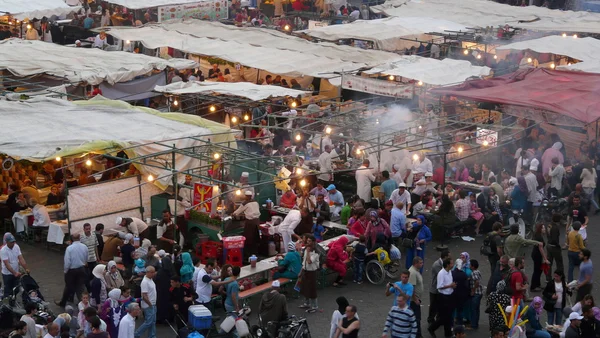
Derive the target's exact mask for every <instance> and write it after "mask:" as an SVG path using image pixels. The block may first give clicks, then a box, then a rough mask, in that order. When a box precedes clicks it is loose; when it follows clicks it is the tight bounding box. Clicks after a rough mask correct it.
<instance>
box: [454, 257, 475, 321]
mask: <svg viewBox="0 0 600 338" xmlns="http://www.w3.org/2000/svg"><path fill="white" fill-rule="evenodd" d="M452 280H453V281H454V283H456V288H454V292H453V293H452V296H453V301H454V302H455V305H456V321H457V322H458V324H459V325H463V323H464V319H465V318H469V319H470V317H469V316H468V314H469V313H467V312H468V310H467V308H468V305H469V304H470V298H471V297H470V296H471V285H470V281H469V277H467V273H466V272H465V262H464V261H463V260H462V259H460V258H459V259H457V260H456V261H455V263H454V270H452ZM465 310H467V311H465Z"/></svg>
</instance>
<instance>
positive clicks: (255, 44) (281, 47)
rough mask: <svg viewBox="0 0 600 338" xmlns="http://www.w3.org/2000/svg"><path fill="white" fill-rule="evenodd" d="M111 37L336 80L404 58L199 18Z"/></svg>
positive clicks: (119, 30)
mask: <svg viewBox="0 0 600 338" xmlns="http://www.w3.org/2000/svg"><path fill="white" fill-rule="evenodd" d="M107 34H110V35H113V36H115V37H117V38H118V39H121V40H130V41H140V42H141V43H142V44H143V45H144V46H146V47H147V48H160V47H171V48H174V49H178V50H181V51H183V52H186V53H191V54H197V55H203V56H212V57H217V58H220V59H223V60H226V61H230V62H235V63H239V64H241V65H244V66H248V67H253V68H257V69H262V70H266V71H268V72H271V73H274V74H280V75H287V76H290V77H301V76H304V75H308V76H314V77H320V78H331V77H336V76H338V75H336V74H334V72H341V71H351V70H355V69H359V68H362V67H373V66H376V65H379V64H382V63H386V62H390V61H392V60H394V59H396V58H397V57H398V56H397V55H396V54H393V53H387V52H382V51H374V50H361V49H358V48H353V47H350V46H338V45H335V44H332V43H312V42H309V41H306V40H305V39H301V38H298V37H294V36H289V35H287V34H285V33H281V32H278V31H273V30H268V29H261V28H238V27H235V26H226V25H223V24H220V23H214V22H206V21H199V20H188V21H184V22H177V23H165V24H160V25H151V26H147V27H141V28H130V27H111V28H110V29H109V30H107Z"/></svg>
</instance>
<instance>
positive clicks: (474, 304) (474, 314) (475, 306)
mask: <svg viewBox="0 0 600 338" xmlns="http://www.w3.org/2000/svg"><path fill="white" fill-rule="evenodd" d="M482 296H483V295H473V297H471V327H472V328H474V329H476V328H478V327H479V305H480V304H481V297H482Z"/></svg>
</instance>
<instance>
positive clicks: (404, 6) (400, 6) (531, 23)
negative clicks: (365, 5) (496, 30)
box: [371, 0, 600, 33]
mask: <svg viewBox="0 0 600 338" xmlns="http://www.w3.org/2000/svg"><path fill="white" fill-rule="evenodd" d="M371 10H372V11H373V12H375V13H381V14H385V15H387V16H395V17H401V18H406V17H431V18H434V19H444V20H449V21H452V22H456V23H459V24H463V25H466V26H468V27H488V26H498V25H502V26H503V25H506V24H508V25H511V26H513V27H520V28H526V29H531V30H537V31H556V32H585V33H600V25H599V24H598V22H600V13H591V12H573V11H560V10H551V9H548V8H543V7H537V6H526V7H518V6H509V5H505V4H500V3H497V2H494V1H488V0H461V1H454V0H427V1H421V0H388V1H386V2H385V3H384V4H382V5H378V6H372V7H371Z"/></svg>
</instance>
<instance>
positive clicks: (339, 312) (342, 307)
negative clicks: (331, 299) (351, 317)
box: [329, 296, 358, 338]
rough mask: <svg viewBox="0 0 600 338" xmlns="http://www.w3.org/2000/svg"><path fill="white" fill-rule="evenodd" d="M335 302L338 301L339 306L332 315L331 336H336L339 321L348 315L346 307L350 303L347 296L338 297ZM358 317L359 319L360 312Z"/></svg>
mask: <svg viewBox="0 0 600 338" xmlns="http://www.w3.org/2000/svg"><path fill="white" fill-rule="evenodd" d="M335 302H336V303H337V306H338V308H337V309H336V310H334V311H333V314H332V315H331V329H330V330H329V338H334V337H335V331H336V330H337V328H338V323H339V322H340V320H342V318H344V317H345V316H346V315H345V314H346V308H347V307H348V305H350V303H348V300H347V299H346V297H343V296H342V297H338V298H337V299H336V300H335ZM356 319H358V314H357V315H356Z"/></svg>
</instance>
